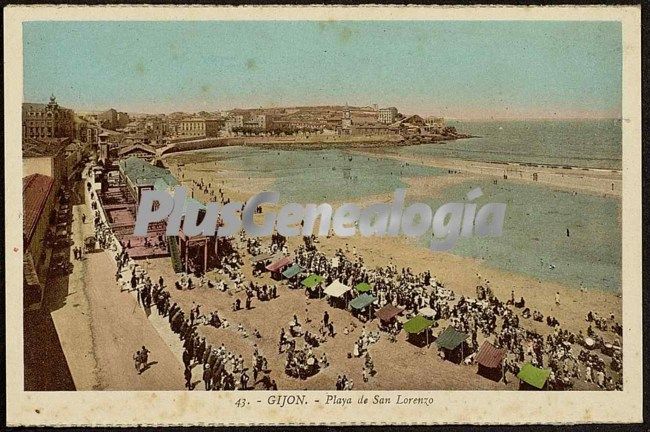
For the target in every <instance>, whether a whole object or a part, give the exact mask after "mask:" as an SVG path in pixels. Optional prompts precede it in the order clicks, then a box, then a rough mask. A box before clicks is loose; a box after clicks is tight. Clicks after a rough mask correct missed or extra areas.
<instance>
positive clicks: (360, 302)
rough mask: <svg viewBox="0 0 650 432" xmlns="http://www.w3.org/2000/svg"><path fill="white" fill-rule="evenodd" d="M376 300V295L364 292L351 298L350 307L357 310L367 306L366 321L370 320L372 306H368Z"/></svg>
mask: <svg viewBox="0 0 650 432" xmlns="http://www.w3.org/2000/svg"><path fill="white" fill-rule="evenodd" d="M376 300H377V297H375V296H373V295H371V294H365V293H364V294H361V295H360V296H358V297H357V298H355V299H353V300H352V301H351V302H350V307H351V308H352V309H355V310H358V311H360V310H363V309H365V308H366V307H367V308H368V321H370V319H371V315H370V314H371V313H372V307H370V305H372V303H374V302H375V301H376Z"/></svg>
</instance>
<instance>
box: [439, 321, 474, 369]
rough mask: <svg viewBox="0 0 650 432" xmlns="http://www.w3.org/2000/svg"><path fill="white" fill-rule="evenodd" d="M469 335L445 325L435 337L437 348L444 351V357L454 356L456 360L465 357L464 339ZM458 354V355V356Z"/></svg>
mask: <svg viewBox="0 0 650 432" xmlns="http://www.w3.org/2000/svg"><path fill="white" fill-rule="evenodd" d="M468 337H469V335H468V334H467V333H463V332H460V331H458V330H456V329H455V328H453V327H452V326H449V327H447V328H446V329H444V330H443V332H442V333H440V335H439V336H438V339H436V345H437V346H438V349H440V350H442V351H443V352H444V353H445V358H446V359H450V358H453V357H456V358H457V360H458V362H459V363H460V361H462V360H463V359H464V358H465V340H466V339H467V338H468ZM458 354H460V357H458Z"/></svg>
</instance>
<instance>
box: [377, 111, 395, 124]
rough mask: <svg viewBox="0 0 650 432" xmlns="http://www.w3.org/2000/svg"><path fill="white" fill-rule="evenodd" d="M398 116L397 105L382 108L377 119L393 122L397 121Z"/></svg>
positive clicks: (381, 121)
mask: <svg viewBox="0 0 650 432" xmlns="http://www.w3.org/2000/svg"><path fill="white" fill-rule="evenodd" d="M396 118H397V108H395V107H388V108H381V109H380V110H379V114H378V116H377V121H378V122H379V123H383V124H391V123H394V122H395V119H396Z"/></svg>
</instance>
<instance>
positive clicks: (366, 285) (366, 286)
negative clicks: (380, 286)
mask: <svg viewBox="0 0 650 432" xmlns="http://www.w3.org/2000/svg"><path fill="white" fill-rule="evenodd" d="M354 289H355V290H357V291H359V292H360V293H365V292H368V291H370V290H372V287H371V286H370V284H369V283H367V282H361V283H359V284H357V285H355V287H354Z"/></svg>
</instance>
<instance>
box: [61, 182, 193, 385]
mask: <svg viewBox="0 0 650 432" xmlns="http://www.w3.org/2000/svg"><path fill="white" fill-rule="evenodd" d="M79 189H81V188H78V189H77V190H78V191H79ZM81 194H82V193H81V192H79V193H76V199H77V203H76V204H75V205H74V206H73V222H72V240H73V245H72V246H71V254H70V260H71V262H72V263H73V264H74V268H73V271H72V273H71V274H70V275H68V276H65V277H64V280H66V279H67V283H61V282H63V281H64V280H59V281H58V282H57V281H54V284H57V283H58V287H57V290H52V294H54V295H56V296H58V297H60V298H61V299H62V302H61V301H59V302H57V307H56V309H55V310H52V311H51V316H52V320H53V323H54V327H55V328H56V333H57V334H58V337H59V340H60V341H61V347H62V351H63V353H64V354H65V361H66V362H67V364H68V368H69V370H70V374H71V378H72V380H73V382H74V389H76V390H127V389H128V390H182V389H183V387H184V382H183V365H182V362H181V359H180V352H181V351H180V342H179V341H178V339H177V338H172V337H171V336H170V337H169V338H167V337H165V338H164V339H163V337H161V333H159V332H158V331H157V328H156V327H158V326H160V328H162V325H163V324H165V323H158V325H155V324H153V323H152V321H154V320H155V319H156V318H159V317H158V315H157V314H155V313H154V314H147V312H146V311H144V310H143V309H142V308H141V307H140V306H139V305H138V302H137V300H136V297H135V296H134V295H130V294H129V293H127V292H121V291H120V288H119V287H118V285H117V283H116V282H115V272H116V265H115V261H114V260H113V257H112V256H111V254H112V253H113V252H111V251H100V252H94V253H84V256H83V259H82V260H75V259H74V257H73V255H72V248H74V247H75V246H77V247H83V240H84V239H85V238H86V237H88V236H91V235H94V229H93V225H92V222H91V221H92V219H91V217H90V215H91V213H90V207H89V205H88V204H87V203H89V199H88V198H89V197H88V193H87V191H86V194H85V195H84V196H83V197H82V196H81ZM83 213H86V216H87V220H86V223H85V224H84V223H82V214H83ZM57 279H59V278H57ZM57 291H58V292H57ZM50 304H52V303H50ZM148 315H149V316H148ZM167 331H169V327H168V325H167ZM170 333H171V332H170ZM163 334H164V333H163ZM174 343H176V344H178V346H175V345H173V344H174ZM143 345H144V346H146V347H147V349H148V350H149V351H151V354H150V355H149V362H150V363H151V365H150V367H149V368H148V369H147V370H146V371H144V372H143V373H142V374H141V375H138V373H137V371H136V370H135V367H134V361H133V354H134V353H135V352H136V351H137V350H139V349H140V348H141V347H142V346H143ZM170 345H172V346H170ZM60 390H63V389H60ZM69 390H71V389H69Z"/></svg>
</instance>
